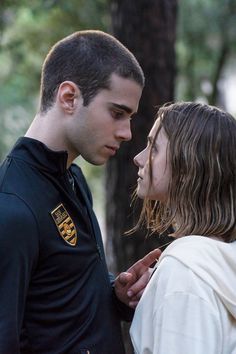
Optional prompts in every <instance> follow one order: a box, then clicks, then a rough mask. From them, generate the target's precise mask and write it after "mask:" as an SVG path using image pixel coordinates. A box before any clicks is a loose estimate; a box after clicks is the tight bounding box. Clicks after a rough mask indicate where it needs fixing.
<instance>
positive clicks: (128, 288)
mask: <svg viewBox="0 0 236 354" xmlns="http://www.w3.org/2000/svg"><path fill="white" fill-rule="evenodd" d="M160 255H161V250H160V249H159V248H156V249H155V250H153V251H151V252H150V253H148V254H147V255H146V256H145V257H143V258H141V259H140V260H139V261H137V262H136V263H135V264H133V265H132V266H131V267H130V268H129V269H128V270H127V271H126V272H122V273H120V274H119V275H118V277H117V278H116V279H115V293H116V296H117V297H118V299H119V300H120V301H122V302H124V303H125V304H126V305H128V306H130V307H132V308H135V307H136V306H137V304H138V301H139V299H140V298H141V296H142V294H143V291H144V289H145V287H146V285H147V283H148V281H149V279H150V275H151V273H152V269H151V268H149V267H150V265H151V264H153V263H154V262H155V261H156V260H157V259H158V258H159V257H160Z"/></svg>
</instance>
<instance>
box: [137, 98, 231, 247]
mask: <svg viewBox="0 0 236 354" xmlns="http://www.w3.org/2000/svg"><path fill="white" fill-rule="evenodd" d="M157 119H159V121H160V124H159V126H158V129H157V131H156V134H155V137H154V140H153V143H152V145H153V144H154V142H155V140H156V138H157V136H158V134H159V132H160V130H161V129H162V128H163V129H164V130H165V133H166V135H167V137H168V140H169V148H168V154H169V161H170V164H171V171H172V172H171V173H172V175H171V178H170V183H169V189H168V197H167V201H166V203H165V204H163V203H161V202H159V201H152V200H149V199H148V198H145V199H144V203H143V208H142V212H141V215H140V219H139V222H138V225H137V226H138V227H139V226H140V225H141V224H143V223H144V224H146V226H147V227H148V229H150V230H151V231H153V232H158V233H159V234H161V233H163V232H164V231H166V230H168V229H169V228H170V226H174V232H173V234H172V235H173V236H175V237H180V236H185V235H203V236H208V237H212V236H215V237H219V238H221V239H223V240H224V241H225V242H231V241H233V240H235V239H236V120H235V119H234V118H233V117H232V116H231V115H230V114H229V113H226V112H224V111H222V110H220V109H218V108H216V107H213V106H209V105H206V104H201V103H193V102H181V103H174V104H171V105H168V106H163V107H161V108H160V109H159V111H158V114H157ZM151 152H152V147H151V151H150V155H151ZM149 162H150V164H149V165H150V171H149V175H150V181H152V167H151V157H150V160H149Z"/></svg>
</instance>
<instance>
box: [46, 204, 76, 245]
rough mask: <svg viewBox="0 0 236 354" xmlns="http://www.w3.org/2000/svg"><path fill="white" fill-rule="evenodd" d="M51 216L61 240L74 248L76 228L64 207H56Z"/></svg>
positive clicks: (61, 205)
mask: <svg viewBox="0 0 236 354" xmlns="http://www.w3.org/2000/svg"><path fill="white" fill-rule="evenodd" d="M51 215H52V217H53V220H54V222H55V224H56V226H57V229H58V231H59V233H60V235H61V237H62V238H63V240H65V241H66V242H67V243H68V244H69V245H71V246H75V245H76V242H77V232H76V228H75V225H74V223H73V221H72V219H71V217H70V215H69V214H68V212H67V210H66V208H65V207H64V205H63V204H60V205H58V207H56V209H54V210H53V211H52V212H51Z"/></svg>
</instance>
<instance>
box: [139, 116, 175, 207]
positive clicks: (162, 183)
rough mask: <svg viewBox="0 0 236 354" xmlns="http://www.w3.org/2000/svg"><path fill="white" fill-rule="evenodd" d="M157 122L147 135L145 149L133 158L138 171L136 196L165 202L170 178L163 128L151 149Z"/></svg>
mask: <svg viewBox="0 0 236 354" xmlns="http://www.w3.org/2000/svg"><path fill="white" fill-rule="evenodd" d="M158 126H159V120H157V121H156V122H155V124H154V125H153V127H152V129H151V131H150V133H149V135H148V144H147V147H146V148H145V149H144V150H143V151H141V152H140V153H139V154H138V155H136V156H135V158H134V163H135V165H136V166H137V167H138V168H139V170H138V176H139V178H138V181H137V182H138V186H137V195H138V197H139V198H142V199H143V198H145V197H147V198H149V199H152V200H159V201H161V202H165V201H166V198H167V194H168V186H169V182H170V177H171V168H170V163H169V149H168V138H167V136H166V133H165V131H164V129H163V128H161V130H160V132H159V133H158V135H157V138H156V140H155V141H154V144H153V147H152V149H151V145H152V142H153V140H154V137H155V133H156V131H157V129H158ZM150 151H151V160H150V161H151V165H152V181H151V179H150V165H149V156H150Z"/></svg>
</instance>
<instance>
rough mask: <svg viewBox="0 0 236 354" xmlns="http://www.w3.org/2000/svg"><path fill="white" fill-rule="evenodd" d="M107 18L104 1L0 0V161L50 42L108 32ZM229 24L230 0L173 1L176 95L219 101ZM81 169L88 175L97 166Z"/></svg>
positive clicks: (32, 103) (234, 15) (234, 34)
mask: <svg viewBox="0 0 236 354" xmlns="http://www.w3.org/2000/svg"><path fill="white" fill-rule="evenodd" d="M137 1H143V0H137ZM146 1H148V0H146ZM153 16H155V14H153ZM110 21H111V19H110V2H109V0H70V1H68V0H21V1H18V0H2V1H1V2H0V87H1V95H0V109H1V118H0V160H1V159H2V158H3V157H4V156H5V154H6V152H7V151H8V150H9V147H10V146H11V145H12V144H13V143H14V141H15V140H16V138H17V137H18V136H20V135H22V134H24V132H25V131H26V129H27V127H28V125H29V123H30V121H31V120H32V119H33V116H34V113H35V111H36V110H37V104H38V103H37V102H38V94H39V81H40V70H41V65H42V62H43V59H44V57H45V55H46V54H47V52H48V49H49V48H50V46H51V45H53V44H54V43H55V42H56V41H57V40H59V39H60V38H62V37H64V36H66V35H68V34H70V33H72V32H74V31H77V30H81V29H89V28H94V29H101V30H105V31H109V29H110V26H111V24H110ZM235 23H236V0H182V1H180V2H179V17H178V32H177V33H178V34H177V40H176V51H177V81H176V98H177V99H181V100H194V99H196V98H199V97H200V98H201V99H203V100H205V101H206V102H209V103H212V104H222V102H223V99H221V98H222V97H221V96H222V95H221V91H220V87H219V83H220V80H221V79H222V76H223V75H224V72H225V68H226V67H228V68H229V65H230V60H231V61H232V62H233V65H234V63H235V55H236V40H235V38H236V26H235ZM147 40H148V39H147ZM232 58H234V59H233V60H232ZM228 72H230V70H229V69H228ZM85 169H86V171H88V175H89V176H90V178H92V176H95V177H96V173H101V172H100V171H102V170H100V169H97V168H95V169H93V168H92V167H89V166H88V165H87V166H86V168H85ZM96 171H99V172H96Z"/></svg>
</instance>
